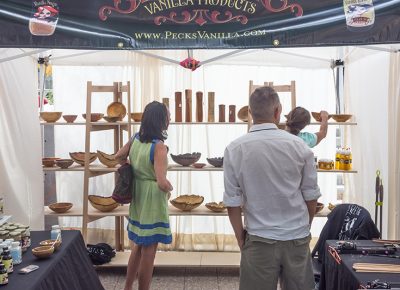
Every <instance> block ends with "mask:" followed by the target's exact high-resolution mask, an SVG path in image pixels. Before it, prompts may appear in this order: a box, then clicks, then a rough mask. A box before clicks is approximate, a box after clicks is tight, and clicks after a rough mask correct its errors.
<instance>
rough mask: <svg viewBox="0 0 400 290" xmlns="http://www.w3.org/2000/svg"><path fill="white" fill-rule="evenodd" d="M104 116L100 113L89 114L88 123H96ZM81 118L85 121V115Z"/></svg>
mask: <svg viewBox="0 0 400 290" xmlns="http://www.w3.org/2000/svg"><path fill="white" fill-rule="evenodd" d="M103 116H104V114H101V113H91V114H90V122H97V121H98V120H100V119H101V118H103ZM82 117H83V118H84V119H85V120H86V114H82Z"/></svg>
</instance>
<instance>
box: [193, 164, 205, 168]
mask: <svg viewBox="0 0 400 290" xmlns="http://www.w3.org/2000/svg"><path fill="white" fill-rule="evenodd" d="M204 166H206V164H205V163H195V164H193V167H194V168H203V167H204Z"/></svg>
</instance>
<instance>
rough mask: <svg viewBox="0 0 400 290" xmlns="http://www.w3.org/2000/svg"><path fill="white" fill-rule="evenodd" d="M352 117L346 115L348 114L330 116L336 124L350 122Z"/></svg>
mask: <svg viewBox="0 0 400 290" xmlns="http://www.w3.org/2000/svg"><path fill="white" fill-rule="evenodd" d="M352 116H353V115H348V114H339V115H332V119H333V120H335V121H336V122H346V121H348V120H350V118H351V117H352Z"/></svg>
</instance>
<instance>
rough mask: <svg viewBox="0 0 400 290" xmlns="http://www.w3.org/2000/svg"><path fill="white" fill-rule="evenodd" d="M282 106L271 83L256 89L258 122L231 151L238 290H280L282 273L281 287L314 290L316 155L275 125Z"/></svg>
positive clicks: (227, 159) (228, 183)
mask: <svg viewBox="0 0 400 290" xmlns="http://www.w3.org/2000/svg"><path fill="white" fill-rule="evenodd" d="M281 111H282V106H281V104H280V101H279V97H278V94H277V93H276V92H275V91H274V90H273V89H272V88H271V87H261V88H258V89H256V90H255V91H254V93H253V94H252V95H251V96H250V113H251V115H252V117H253V122H254V125H253V126H252V127H251V129H250V132H249V133H247V134H246V135H244V136H242V137H240V138H238V139H236V140H235V141H233V142H232V143H231V144H229V145H228V147H227V148H226V149H225V155H224V183H225V192H224V203H225V205H226V206H227V207H228V215H229V219H230V222H231V224H232V227H233V229H234V231H235V235H236V238H237V242H238V245H239V247H240V249H241V252H242V255H241V263H240V288H239V289H240V290H258V289H259V290H276V288H277V283H278V278H279V277H281V286H282V288H283V289H286V290H296V289H298V290H310V289H314V277H313V271H312V265H311V256H310V249H309V241H310V239H311V236H310V225H311V222H312V219H313V217H314V214H315V209H316V205H317V199H318V198H319V197H320V196H321V194H320V191H319V187H318V184H317V172H316V169H315V165H314V155H313V153H312V151H311V150H310V149H309V148H308V147H307V145H306V144H305V143H304V142H303V140H301V139H300V138H299V137H297V136H294V135H291V134H289V133H288V132H286V131H283V130H279V129H278V128H277V124H278V123H279V119H280V114H281ZM242 211H243V214H244V221H245V228H244V227H243V223H242V217H241V213H242Z"/></svg>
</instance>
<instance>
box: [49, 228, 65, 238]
mask: <svg viewBox="0 0 400 290" xmlns="http://www.w3.org/2000/svg"><path fill="white" fill-rule="evenodd" d="M57 238H58V239H59V240H60V241H62V239H61V229H60V226H59V225H54V226H51V233H50V239H51V240H57Z"/></svg>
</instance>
